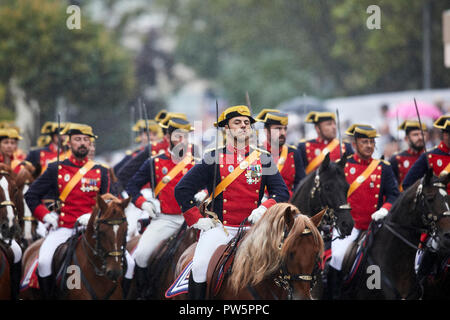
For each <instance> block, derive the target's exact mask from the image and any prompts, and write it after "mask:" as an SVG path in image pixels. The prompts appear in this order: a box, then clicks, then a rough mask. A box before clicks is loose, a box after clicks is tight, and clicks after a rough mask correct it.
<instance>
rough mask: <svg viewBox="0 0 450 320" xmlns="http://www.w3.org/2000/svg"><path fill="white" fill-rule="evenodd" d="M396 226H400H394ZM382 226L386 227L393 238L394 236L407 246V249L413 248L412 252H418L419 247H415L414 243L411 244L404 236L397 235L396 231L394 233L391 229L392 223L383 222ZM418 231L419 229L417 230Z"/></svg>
mask: <svg viewBox="0 0 450 320" xmlns="http://www.w3.org/2000/svg"><path fill="white" fill-rule="evenodd" d="M395 225H396V226H400V225H397V224H395ZM384 226H385V227H386V229H388V230H389V231H390V232H391V233H392V234H393V235H394V236H396V237H397V238H399V239H400V240H402V241H403V242H404V243H405V244H407V245H408V246H409V247H411V248H413V249H414V250H418V249H419V247H418V246H417V245H415V244H414V243H412V242H411V241H409V240H408V239H406V238H405V237H404V236H402V235H401V234H400V233H398V232H397V231H395V229H394V228H393V227H392V223H391V222H387V221H386V222H385V223H384ZM419 230H420V229H419Z"/></svg>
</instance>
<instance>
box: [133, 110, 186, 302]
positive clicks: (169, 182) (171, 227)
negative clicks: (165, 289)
mask: <svg viewBox="0 0 450 320" xmlns="http://www.w3.org/2000/svg"><path fill="white" fill-rule="evenodd" d="M167 130H168V134H169V135H170V136H171V140H170V141H171V142H170V143H171V147H170V148H169V150H166V151H165V152H164V153H163V154H160V155H157V156H154V157H152V159H151V160H146V161H145V162H144V164H143V165H142V166H141V168H140V169H139V170H138V172H136V174H135V175H134V176H133V177H132V178H131V179H130V181H129V182H128V185H127V187H126V191H127V193H128V194H129V195H130V196H131V198H132V201H133V203H134V205H135V206H136V207H137V208H139V209H142V210H143V214H144V215H146V216H147V217H150V218H152V219H151V222H150V224H149V226H148V227H147V228H146V229H145V231H144V233H143V234H142V236H141V238H140V239H139V243H138V245H137V247H136V250H135V251H134V253H133V258H134V259H135V261H136V266H135V279H136V287H137V291H138V297H139V299H146V298H147V297H146V292H145V290H146V288H147V285H148V279H147V277H148V270H147V267H148V260H149V258H150V256H151V255H152V253H153V252H154V250H155V249H156V248H157V247H158V245H159V244H160V243H161V241H164V240H165V239H168V238H169V237H170V236H172V235H173V234H175V233H176V232H177V231H178V230H179V228H180V227H181V226H182V225H183V223H184V218H183V215H182V212H181V209H180V207H179V206H178V204H177V201H176V200H175V196H174V189H175V186H176V185H177V183H178V181H180V179H181V178H182V177H183V176H184V175H185V174H186V173H187V172H188V170H189V169H190V168H192V167H193V165H194V163H195V162H194V150H193V145H192V144H189V143H188V139H189V132H190V131H192V128H191V124H190V123H189V122H188V121H186V120H183V119H176V118H174V119H171V120H170V121H169V123H168V124H167ZM150 161H152V167H151V170H150ZM151 171H152V173H151V175H150V172H151ZM151 179H152V180H153V182H154V184H153V188H154V189H153V190H152V191H153V192H152V193H153V195H152V197H144V196H143V195H142V194H141V189H142V187H143V186H144V185H146V184H147V183H149V182H150V180H151ZM153 196H154V197H153Z"/></svg>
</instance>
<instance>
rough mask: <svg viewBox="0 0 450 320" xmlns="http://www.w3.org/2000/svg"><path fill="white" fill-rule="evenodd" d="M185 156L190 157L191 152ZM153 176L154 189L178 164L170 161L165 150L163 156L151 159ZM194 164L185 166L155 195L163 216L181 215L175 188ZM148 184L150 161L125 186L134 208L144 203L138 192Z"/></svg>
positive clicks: (170, 157) (168, 153)
mask: <svg viewBox="0 0 450 320" xmlns="http://www.w3.org/2000/svg"><path fill="white" fill-rule="evenodd" d="M187 156H192V153H191V152H188V153H187ZM152 162H153V163H152V165H153V176H154V181H155V188H156V186H157V185H158V184H159V183H160V181H162V180H163V178H164V177H166V176H167V174H168V173H169V172H170V171H171V170H172V168H174V167H175V166H176V165H177V164H178V163H175V162H174V160H173V159H172V155H171V154H170V152H169V151H167V150H166V152H165V153H164V154H160V155H158V156H156V157H154V158H152ZM194 164H195V162H194V161H192V162H191V163H189V164H187V165H186V166H185V167H184V169H183V170H182V171H181V172H179V173H178V174H177V175H176V176H175V177H174V178H173V179H171V180H170V181H169V182H168V183H167V184H166V186H165V187H164V189H162V191H161V192H160V193H159V194H158V195H157V198H158V200H159V202H160V204H161V212H163V213H165V214H181V209H180V206H179V205H178V203H177V201H176V200H175V191H174V190H175V186H176V185H177V183H178V181H180V180H181V178H182V177H183V176H184V175H185V174H186V173H187V172H188V171H189V169H191V168H192V167H193V166H194ZM149 184H150V160H146V161H145V162H144V163H143V164H142V166H141V167H140V168H139V170H138V171H137V172H136V174H135V175H134V176H133V177H132V178H131V179H130V181H129V182H128V184H127V187H126V191H127V193H128V194H129V195H130V196H131V198H132V200H133V203H134V204H135V205H136V207H138V208H141V207H142V204H143V203H144V202H145V201H146V200H145V198H144V197H143V196H142V195H141V193H140V190H141V189H142V187H143V186H144V185H149Z"/></svg>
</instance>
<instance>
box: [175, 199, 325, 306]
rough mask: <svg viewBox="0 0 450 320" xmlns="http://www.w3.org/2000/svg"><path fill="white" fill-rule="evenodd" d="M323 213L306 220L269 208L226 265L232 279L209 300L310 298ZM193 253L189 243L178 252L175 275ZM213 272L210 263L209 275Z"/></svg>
mask: <svg viewBox="0 0 450 320" xmlns="http://www.w3.org/2000/svg"><path fill="white" fill-rule="evenodd" d="M324 213H325V210H322V211H321V212H319V213H318V214H316V215H315V216H313V217H311V218H309V217H307V216H306V215H303V214H300V211H299V210H298V209H297V208H296V207H295V206H294V205H292V204H288V203H279V204H276V205H274V206H272V207H271V208H270V209H269V210H268V211H267V212H266V214H264V216H263V217H262V218H261V219H260V220H259V221H258V222H257V223H256V224H255V225H254V226H253V227H252V228H250V230H248V231H247V233H246V234H245V236H244V237H243V238H242V240H241V241H240V244H239V246H238V248H237V251H236V256H235V258H234V261H233V265H232V267H230V268H231V275H230V276H229V277H228V278H225V280H223V284H222V286H221V287H220V289H219V290H218V292H217V293H216V294H215V296H213V297H211V296H210V297H209V298H213V299H233V300H234V299H238V300H241V299H244V300H245V299H256V300H260V299H311V293H310V291H311V287H312V285H313V282H314V280H315V271H316V269H315V268H316V266H317V262H318V259H319V258H320V257H321V255H322V253H323V240H322V237H321V235H320V233H319V231H318V229H317V226H318V225H319V223H320V221H321V220H322V217H323V215H324ZM194 249H195V247H194V245H192V246H191V247H189V248H188V250H186V252H184V253H183V255H182V256H181V258H180V260H179V262H178V264H177V268H176V275H178V274H179V273H180V272H181V270H183V269H184V267H185V266H186V265H187V264H188V263H189V261H190V260H191V259H192V256H193V252H194ZM218 250H220V248H218ZM216 252H217V251H216ZM215 268H216V265H215V263H214V262H213V260H212V261H211V263H210V265H209V267H208V274H211V272H210V271H211V270H212V269H215ZM208 281H210V279H208ZM209 286H210V287H211V283H209ZM178 297H181V296H178Z"/></svg>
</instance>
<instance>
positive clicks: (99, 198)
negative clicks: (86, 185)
mask: <svg viewBox="0 0 450 320" xmlns="http://www.w3.org/2000/svg"><path fill="white" fill-rule="evenodd" d="M97 204H98V206H99V208H100V212H103V211H105V210H106V208H107V204H106V202H105V201H104V200H103V198H102V196H101V195H100V194H98V193H97Z"/></svg>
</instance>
